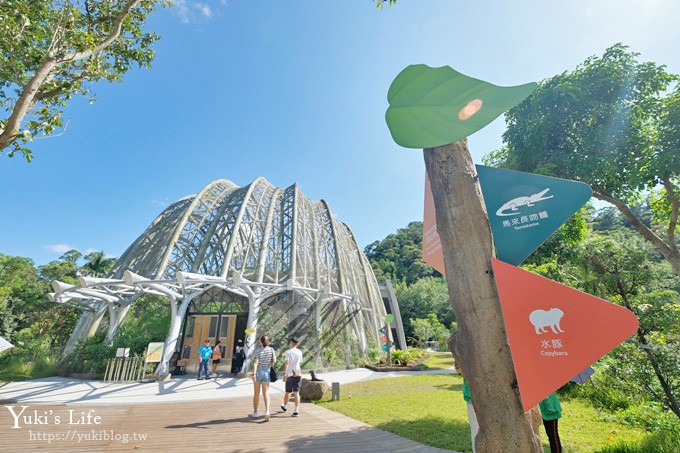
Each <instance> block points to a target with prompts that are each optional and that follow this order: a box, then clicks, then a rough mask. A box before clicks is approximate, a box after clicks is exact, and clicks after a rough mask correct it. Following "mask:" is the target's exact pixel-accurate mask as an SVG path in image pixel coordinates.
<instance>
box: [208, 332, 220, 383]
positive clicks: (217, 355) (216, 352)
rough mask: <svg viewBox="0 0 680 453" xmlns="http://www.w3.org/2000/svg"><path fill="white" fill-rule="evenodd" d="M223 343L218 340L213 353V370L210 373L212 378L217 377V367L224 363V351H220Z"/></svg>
mask: <svg viewBox="0 0 680 453" xmlns="http://www.w3.org/2000/svg"><path fill="white" fill-rule="evenodd" d="M221 343H222V342H221V341H219V340H217V343H215V348H214V349H213V352H212V370H211V372H210V376H211V377H217V366H218V365H219V364H220V362H221V361H222V350H221V349H220V344H221Z"/></svg>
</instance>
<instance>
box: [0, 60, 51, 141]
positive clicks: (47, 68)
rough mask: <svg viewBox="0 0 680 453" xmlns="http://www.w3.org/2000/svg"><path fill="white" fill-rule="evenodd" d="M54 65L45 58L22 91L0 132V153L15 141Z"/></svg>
mask: <svg viewBox="0 0 680 453" xmlns="http://www.w3.org/2000/svg"><path fill="white" fill-rule="evenodd" d="M56 64H57V63H56V62H55V61H54V60H53V59H52V58H51V57H50V56H47V57H46V58H45V60H44V61H43V62H42V64H41V65H40V67H39V68H38V69H37V70H36V71H35V74H34V75H33V77H32V78H31V80H30V81H29V82H28V84H27V85H26V86H25V87H24V89H23V90H22V92H21V95H20V96H19V99H17V103H16V104H15V105H14V108H12V113H11V115H10V116H9V118H7V122H6V123H5V128H4V129H3V130H1V131H0V151H2V150H4V149H5V148H7V147H9V146H10V145H11V144H12V142H13V141H14V140H15V139H16V136H17V134H18V133H19V129H20V128H21V123H22V121H23V120H24V118H25V117H26V115H27V114H28V113H29V112H30V111H31V109H32V108H33V106H34V105H35V103H36V99H35V97H36V95H37V94H38V90H40V87H41V86H42V84H43V83H44V82H45V80H46V79H47V78H48V77H50V74H51V71H52V69H54V67H55V66H56Z"/></svg>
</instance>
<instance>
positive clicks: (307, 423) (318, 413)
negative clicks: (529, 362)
mask: <svg viewBox="0 0 680 453" xmlns="http://www.w3.org/2000/svg"><path fill="white" fill-rule="evenodd" d="M442 372H444V373H452V372H453V370H445V371H426V372H415V373H413V372H411V373H404V372H397V373H375V372H372V371H370V370H364V369H357V370H348V371H342V372H335V373H327V374H325V375H322V376H321V377H322V378H324V379H325V380H327V381H329V382H333V381H335V382H341V383H349V382H356V381H362V380H369V379H376V378H389V377H398V376H403V375H409V376H412V375H414V374H438V373H442ZM282 391H283V388H282V384H281V383H280V382H278V383H275V384H274V386H273V389H272V407H276V408H278V404H279V403H280V400H281V396H280V393H282ZM251 392H252V384H251V383H250V381H249V380H248V379H240V380H236V379H233V378H218V379H212V380H210V381H197V380H195V379H190V378H183V379H180V378H175V379H173V380H170V381H167V382H163V383H144V384H103V383H100V382H95V381H81V380H73V379H63V378H47V379H37V380H33V381H24V382H17V383H11V384H2V385H0V401H2V400H4V401H2V403H3V406H2V407H0V446H3V447H0V450H2V451H12V452H32V451H50V452H124V451H144V452H161V451H162V452H165V451H167V452H174V451H178V452H180V451H181V452H186V451H195V452H201V453H203V452H238V453H241V452H258V453H259V452H261V453H268V452H310V453H311V452H324V453H335V452H372V453H382V452H385V453H386V452H423V453H435V452H445V450H439V449H436V448H431V447H427V446H424V445H422V444H419V443H417V442H413V441H411V440H408V439H404V438H402V437H400V436H397V435H394V434H391V433H388V432H385V431H382V430H380V429H377V428H374V427H372V426H370V425H367V424H365V423H361V422H359V421H357V420H354V419H351V418H349V417H346V416H344V415H341V414H338V413H336V412H333V411H330V410H328V409H326V408H323V407H320V406H315V405H314V404H311V403H303V404H302V406H301V415H300V417H298V418H293V417H291V416H290V412H289V413H283V412H282V411H281V410H276V411H272V418H271V421H270V422H269V423H265V422H264V421H263V420H262V419H256V420H253V419H250V418H248V417H247V416H246V414H248V412H250V411H251V410H252V406H251V401H252V396H250V395H252V394H251ZM246 394H247V395H249V396H244V395H246ZM10 399H11V400H13V401H15V402H14V403H10V402H9V401H8V400H10ZM16 401H18V402H16ZM161 401H162V402H161ZM65 403H66V404H65ZM167 403H172V404H167ZM261 404H262V403H261ZM23 406H27V407H26V408H25V409H24V412H23V413H22V414H21V416H20V417H18V418H17V419H16V424H17V425H18V426H20V428H16V429H15V428H14V426H15V417H14V416H13V415H12V411H14V413H15V414H19V413H20V412H21V411H22V408H23ZM10 407H11V410H10ZM261 407H262V406H261Z"/></svg>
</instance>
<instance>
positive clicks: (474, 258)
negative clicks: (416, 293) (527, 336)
mask: <svg viewBox="0 0 680 453" xmlns="http://www.w3.org/2000/svg"><path fill="white" fill-rule="evenodd" d="M423 153H424V157H425V166H426V168H427V174H428V176H429V179H430V185H431V188H432V194H433V196H434V204H435V208H436V212H437V230H438V232H439V236H440V239H441V243H442V249H443V252H444V264H445V269H446V277H447V278H446V280H447V284H448V288H449V295H450V298H451V305H452V308H453V312H454V313H455V315H456V321H457V322H458V331H457V333H456V334H455V335H454V337H453V346H454V347H453V351H452V352H453V354H454V356H455V357H456V359H457V360H458V363H460V365H461V369H462V370H463V375H464V376H465V377H466V379H467V381H468V384H469V386H470V392H471V394H472V403H473V405H474V408H475V412H476V414H477V419H478V421H479V426H480V430H479V433H478V435H477V437H476V442H475V445H476V450H477V451H478V452H482V453H483V452H501V451H502V452H542V451H543V449H542V448H541V445H540V442H539V440H538V438H537V437H536V436H535V435H534V433H533V431H532V429H531V425H530V421H529V419H528V417H527V416H526V415H525V414H524V411H523V409H522V405H521V402H520V399H519V394H518V392H517V378H516V376H515V369H514V366H513V363H512V356H511V355H510V347H509V345H508V340H507V335H506V333H505V324H504V322H503V313H502V311H501V306H500V301H499V299H498V293H497V291H496V284H495V281H494V279H493V272H492V268H491V258H492V257H494V247H493V238H492V235H491V227H490V226H489V219H488V216H487V213H486V207H485V205H484V200H483V198H482V193H481V188H480V186H479V183H478V178H477V172H476V169H475V166H474V164H473V162H472V157H471V156H470V152H469V151H468V147H467V140H466V139H463V140H459V141H457V142H455V143H451V144H449V145H445V146H440V147H437V148H430V149H425V150H424V151H423Z"/></svg>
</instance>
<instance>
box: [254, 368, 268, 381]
mask: <svg viewBox="0 0 680 453" xmlns="http://www.w3.org/2000/svg"><path fill="white" fill-rule="evenodd" d="M255 381H256V382H271V379H270V377H269V367H261V366H259V365H258V366H257V371H256V372H255Z"/></svg>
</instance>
